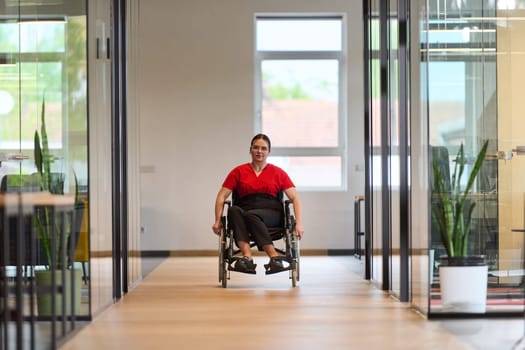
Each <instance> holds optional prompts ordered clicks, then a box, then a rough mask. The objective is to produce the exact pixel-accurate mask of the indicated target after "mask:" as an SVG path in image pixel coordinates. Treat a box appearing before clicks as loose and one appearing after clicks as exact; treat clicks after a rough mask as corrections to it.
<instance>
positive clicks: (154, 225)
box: [131, 0, 364, 250]
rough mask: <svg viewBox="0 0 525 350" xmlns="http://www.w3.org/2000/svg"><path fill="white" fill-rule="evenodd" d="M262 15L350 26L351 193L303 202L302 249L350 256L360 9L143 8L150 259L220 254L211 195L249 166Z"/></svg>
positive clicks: (309, 5)
mask: <svg viewBox="0 0 525 350" xmlns="http://www.w3.org/2000/svg"><path fill="white" fill-rule="evenodd" d="M260 12H265V13H268V12H274V13H275V12H300V13H310V12H315V13H344V14H346V16H347V20H348V31H347V34H348V47H349V60H348V67H349V69H348V108H347V109H348V146H349V149H350V151H349V161H348V172H349V173H348V181H349V182H348V191H346V192H300V196H301V199H302V202H303V207H304V209H303V216H304V226H305V236H304V239H303V241H302V246H301V247H302V248H303V249H350V248H352V247H353V202H354V196H355V195H358V194H363V189H364V171H363V168H364V160H363V149H364V146H363V134H364V132H363V119H364V117H363V106H362V105H363V91H362V90H363V63H362V47H363V43H362V27H363V23H362V10H361V4H360V2H357V1H348V0H344V1H343V0H318V1H312V0H288V1H286V2H284V1H282V0H267V1H255V0H253V1H249V0H221V1H213V0H192V1H181V0H178V1H174V0H147V1H141V2H140V21H139V22H140V29H139V36H140V41H139V42H138V43H135V42H134V43H132V44H131V45H139V46H140V49H139V50H138V51H139V52H140V58H139V60H138V61H139V62H140V77H139V84H140V91H141V94H140V96H139V99H140V101H139V106H140V114H141V117H140V118H141V140H140V142H141V147H140V150H141V153H140V157H141V179H142V180H141V184H142V185H141V190H142V192H141V198H142V226H143V227H144V233H143V234H142V248H143V249H144V250H201V249H205V250H216V249H217V239H216V236H215V235H214V234H213V233H212V231H211V225H212V223H213V220H214V213H213V211H214V209H213V208H214V201H215V195H216V194H217V191H218V189H219V187H220V185H221V184H222V181H223V180H224V177H225V176H226V174H227V173H228V171H229V170H230V169H231V168H232V167H233V166H235V165H237V164H240V163H243V162H246V161H248V160H249V154H248V150H249V142H250V140H251V138H252V136H253V135H254V126H253V124H254V123H253V121H254V117H253V114H254V112H253V111H254V98H253V96H254V92H253V91H254V83H253V81H254V73H253V71H254V69H253V68H254V58H253V54H254V51H253V50H254V33H253V21H254V15H255V13H260ZM290 132H292V131H290ZM270 137H271V135H270ZM356 169H359V171H358V170H356Z"/></svg>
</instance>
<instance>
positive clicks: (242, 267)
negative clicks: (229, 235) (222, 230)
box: [233, 256, 257, 273]
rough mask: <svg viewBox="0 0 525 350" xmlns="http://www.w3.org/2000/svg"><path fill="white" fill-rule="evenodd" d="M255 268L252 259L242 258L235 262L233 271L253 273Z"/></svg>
mask: <svg viewBox="0 0 525 350" xmlns="http://www.w3.org/2000/svg"><path fill="white" fill-rule="evenodd" d="M255 267H257V265H256V264H254V262H253V259H251V258H249V257H247V256H243V257H242V258H240V259H238V260H237V261H236V262H235V266H234V268H233V270H234V271H237V272H244V273H255Z"/></svg>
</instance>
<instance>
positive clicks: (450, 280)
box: [439, 265, 488, 313]
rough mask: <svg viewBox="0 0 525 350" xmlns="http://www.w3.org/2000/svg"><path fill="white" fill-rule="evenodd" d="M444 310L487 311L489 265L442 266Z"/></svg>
mask: <svg viewBox="0 0 525 350" xmlns="http://www.w3.org/2000/svg"><path fill="white" fill-rule="evenodd" d="M439 276H440V285H441V301H442V303H443V311H444V312H461V313H485V310H486V307H487V278H488V277H487V276H488V266H487V265H485V266H440V267H439Z"/></svg>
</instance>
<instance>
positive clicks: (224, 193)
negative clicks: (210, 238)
mask: <svg viewBox="0 0 525 350" xmlns="http://www.w3.org/2000/svg"><path fill="white" fill-rule="evenodd" d="M230 193H232V190H230V189H229V188H226V187H221V189H220V190H219V193H217V198H216V199H215V223H214V224H213V225H212V227H211V229H212V230H213V232H214V233H215V234H217V235H218V234H220V233H221V229H222V222H221V216H222V211H223V208H224V202H225V201H226V199H227V198H228V196H229V195H230Z"/></svg>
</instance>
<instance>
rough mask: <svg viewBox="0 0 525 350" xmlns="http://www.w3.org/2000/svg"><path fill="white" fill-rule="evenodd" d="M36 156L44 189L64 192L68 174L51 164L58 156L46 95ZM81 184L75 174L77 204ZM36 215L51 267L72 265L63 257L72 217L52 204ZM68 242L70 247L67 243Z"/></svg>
mask: <svg viewBox="0 0 525 350" xmlns="http://www.w3.org/2000/svg"><path fill="white" fill-rule="evenodd" d="M34 157H35V166H36V169H37V174H38V182H39V186H40V190H41V191H45V192H50V193H52V194H64V176H63V174H60V173H52V171H51V164H52V163H53V161H54V160H55V157H54V156H53V155H52V154H51V152H50V151H49V144H48V138H47V131H46V118H45V99H42V110H41V127H40V133H39V131H38V130H35V135H34ZM77 189H78V184H77V179H76V176H75V205H76V203H77V198H78V190H77ZM35 214H36V215H35V216H34V225H35V230H36V232H37V233H38V238H39V240H40V242H41V244H42V247H43V250H44V253H45V255H46V257H47V261H48V264H49V267H50V268H52V267H56V268H62V266H64V265H66V266H68V265H69V264H70V263H71V261H63V256H64V254H63V249H67V245H68V244H69V236H70V233H71V228H70V225H69V223H70V220H71V218H68V217H67V216H61V215H58V214H56V213H55V211H54V210H53V208H52V207H49V206H44V207H39V208H36V213H35ZM62 220H69V221H68V222H66V225H62ZM62 227H65V228H66V232H65V235H66V240H65V241H63V240H62V239H60V234H61V232H62V230H63V228H62ZM63 243H66V247H64V246H63ZM65 255H66V259H68V260H70V257H69V254H65Z"/></svg>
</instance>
